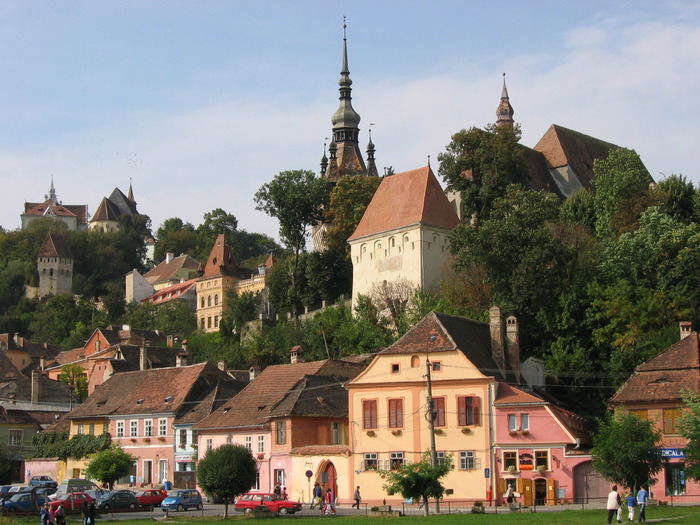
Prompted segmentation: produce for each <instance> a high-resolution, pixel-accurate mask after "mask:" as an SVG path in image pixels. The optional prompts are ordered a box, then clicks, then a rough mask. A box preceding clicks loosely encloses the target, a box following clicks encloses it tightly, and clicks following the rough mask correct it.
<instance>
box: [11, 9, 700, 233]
mask: <svg viewBox="0 0 700 525" xmlns="http://www.w3.org/2000/svg"><path fill="white" fill-rule="evenodd" d="M343 15H346V16H347V24H348V29H347V31H348V53H349V62H350V72H351V78H352V80H353V105H354V107H355V109H356V110H357V112H358V113H359V114H360V115H361V117H362V122H361V124H360V128H361V143H362V146H363V149H364V145H365V144H366V142H367V129H368V126H369V124H370V123H373V124H374V125H373V126H372V130H373V131H372V135H373V141H374V143H375V145H376V150H377V153H376V158H377V164H378V166H379V168H380V170H381V169H382V168H383V167H384V166H393V168H394V169H395V170H396V171H397V172H400V171H405V170H409V169H414V168H417V167H420V166H423V165H425V164H426V162H427V157H428V155H430V156H431V158H432V159H433V161H432V165H433V167H434V169H435V171H437V169H436V167H437V155H438V154H439V153H440V152H442V151H443V150H444V147H445V145H446V144H447V143H448V142H449V140H450V135H451V134H452V133H454V132H456V131H459V130H460V129H462V128H468V127H471V126H484V125H485V124H486V123H488V122H492V121H493V120H494V119H495V111H496V107H497V105H498V102H499V96H500V92H501V82H502V73H503V72H506V73H507V83H508V90H509V93H510V98H511V103H512V105H513V107H514V109H515V119H516V121H518V122H519V123H520V124H521V125H522V129H523V140H522V142H523V143H524V144H526V145H529V146H534V145H535V143H536V142H537V141H538V140H539V138H540V137H541V136H542V135H543V134H544V132H545V131H546V130H547V128H548V127H549V126H550V125H551V124H559V125H562V126H565V127H568V128H572V129H575V130H577V131H580V132H583V133H586V134H589V135H593V136H595V137H598V138H601V139H604V140H607V141H609V142H613V143H616V144H618V145H621V146H626V147H630V148H634V149H636V150H637V152H638V153H640V155H641V156H642V159H643V161H644V162H645V163H646V165H647V167H648V168H649V170H650V172H651V173H652V175H653V176H654V177H655V178H657V179H660V178H663V176H664V174H665V175H670V174H671V173H682V174H683V175H685V176H687V177H688V178H689V179H691V180H693V181H695V182H699V181H700V169H698V167H697V160H696V157H695V152H696V149H697V146H696V143H697V138H698V134H699V133H698V131H700V130H699V129H698V128H699V126H698V117H699V116H700V102H699V97H700V95H699V93H700V6H698V5H697V3H695V2H690V1H688V2H680V1H661V0H657V1H645V0H636V1H616V2H610V1H609V0H607V1H596V0H586V1H565V0H561V1H544V0H543V1H536V0H533V1H487V0H484V1H410V0H401V1H394V0H384V1H382V0H375V1H361V0H360V1H357V0H355V1H353V2H337V1H332V0H325V1H320V0H319V1H310V0H309V1H292V0H288V1H262V0H260V1H222V0H219V1H212V0H199V1H194V0H193V1H178V0H167V1H165V0H152V1H147V0H139V1H129V0H124V1H118V0H113V1H106V0H104V1H99V0H92V1H79V0H74V1H62V0H30V1H27V0H0V48H1V49H2V50H3V52H2V53H1V54H0V225H2V226H3V227H4V228H5V229H14V228H17V227H18V226H19V215H20V213H21V211H22V208H23V202H24V201H40V200H42V198H43V195H44V194H45V193H46V191H47V189H48V186H49V183H50V178H51V176H52V175H53V177H54V181H55V185H56V190H57V193H58V196H59V198H60V199H61V200H62V201H63V203H64V204H87V205H88V206H89V210H90V212H91V213H92V212H94V211H95V209H96V208H97V205H98V204H99V202H100V200H101V199H102V197H103V196H105V195H109V194H110V193H111V192H112V190H113V189H114V187H119V188H120V189H122V190H123V191H125V192H126V190H127V189H128V186H129V179H130V178H131V179H132V181H133V189H134V193H135V197H136V200H137V202H138V205H139V210H140V211H141V212H142V213H146V214H148V215H149V216H150V217H151V218H152V220H153V226H154V229H155V228H157V227H158V226H159V225H160V224H161V223H162V222H163V220H165V219H166V218H168V217H180V218H182V219H183V220H186V221H190V222H192V223H193V224H195V225H197V224H199V223H200V222H201V219H202V215H203V214H204V213H206V212H208V211H210V210H212V209H214V208H223V209H225V210H226V211H228V212H230V213H233V214H234V215H236V217H238V219H239V226H240V227H241V228H245V229H247V230H249V231H259V232H264V233H267V234H270V235H273V236H275V237H277V224H276V222H275V221H274V220H273V219H270V218H268V217H266V216H265V215H264V214H262V213H261V212H257V211H256V210H255V206H254V203H253V195H254V193H255V191H256V190H257V189H258V188H259V187H260V186H261V185H262V184H263V183H265V182H267V181H269V180H270V179H272V177H274V175H275V174H277V173H279V172H280V171H283V170H287V169H310V170H314V171H317V170H318V165H319V161H320V157H321V155H322V153H323V142H324V139H325V138H326V137H329V136H330V132H331V123H330V118H331V115H332V114H333V112H334V111H335V109H336V108H337V104H338V85H337V81H338V78H339V72H340V59H341V50H342V19H343Z"/></svg>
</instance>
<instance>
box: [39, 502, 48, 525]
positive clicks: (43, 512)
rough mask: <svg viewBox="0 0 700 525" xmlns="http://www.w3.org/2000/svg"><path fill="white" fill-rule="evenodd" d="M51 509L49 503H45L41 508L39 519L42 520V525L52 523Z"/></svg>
mask: <svg viewBox="0 0 700 525" xmlns="http://www.w3.org/2000/svg"><path fill="white" fill-rule="evenodd" d="M50 509H51V507H49V504H48V503H44V505H43V506H42V507H41V512H40V513H39V518H40V519H41V525H49V523H51V521H50V520H51V512H50Z"/></svg>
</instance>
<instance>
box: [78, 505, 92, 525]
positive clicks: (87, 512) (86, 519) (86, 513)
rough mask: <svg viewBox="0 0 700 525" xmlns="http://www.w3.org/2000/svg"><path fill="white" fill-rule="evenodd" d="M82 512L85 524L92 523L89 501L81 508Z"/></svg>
mask: <svg viewBox="0 0 700 525" xmlns="http://www.w3.org/2000/svg"><path fill="white" fill-rule="evenodd" d="M80 513H81V514H82V516H83V525H91V523H90V504H89V503H88V502H87V501H86V502H85V503H84V504H83V506H82V507H81V508H80Z"/></svg>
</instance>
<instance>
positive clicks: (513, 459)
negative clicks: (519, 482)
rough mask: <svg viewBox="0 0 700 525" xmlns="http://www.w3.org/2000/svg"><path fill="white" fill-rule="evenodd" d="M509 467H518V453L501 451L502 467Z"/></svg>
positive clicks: (505, 468)
mask: <svg viewBox="0 0 700 525" xmlns="http://www.w3.org/2000/svg"><path fill="white" fill-rule="evenodd" d="M510 467H513V468H515V469H517V468H518V455H517V453H516V452H504V453H503V469H504V470H507V469H509V468H510Z"/></svg>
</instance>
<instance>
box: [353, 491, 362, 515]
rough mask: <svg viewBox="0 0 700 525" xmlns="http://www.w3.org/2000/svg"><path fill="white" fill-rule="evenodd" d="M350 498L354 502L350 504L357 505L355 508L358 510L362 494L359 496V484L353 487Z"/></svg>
mask: <svg viewBox="0 0 700 525" xmlns="http://www.w3.org/2000/svg"><path fill="white" fill-rule="evenodd" d="M352 499H354V500H355V503H353V505H352V506H353V507H357V510H360V502H361V501H362V496H360V486H359V485H358V486H357V488H356V489H355V492H354V493H353V495H352Z"/></svg>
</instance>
